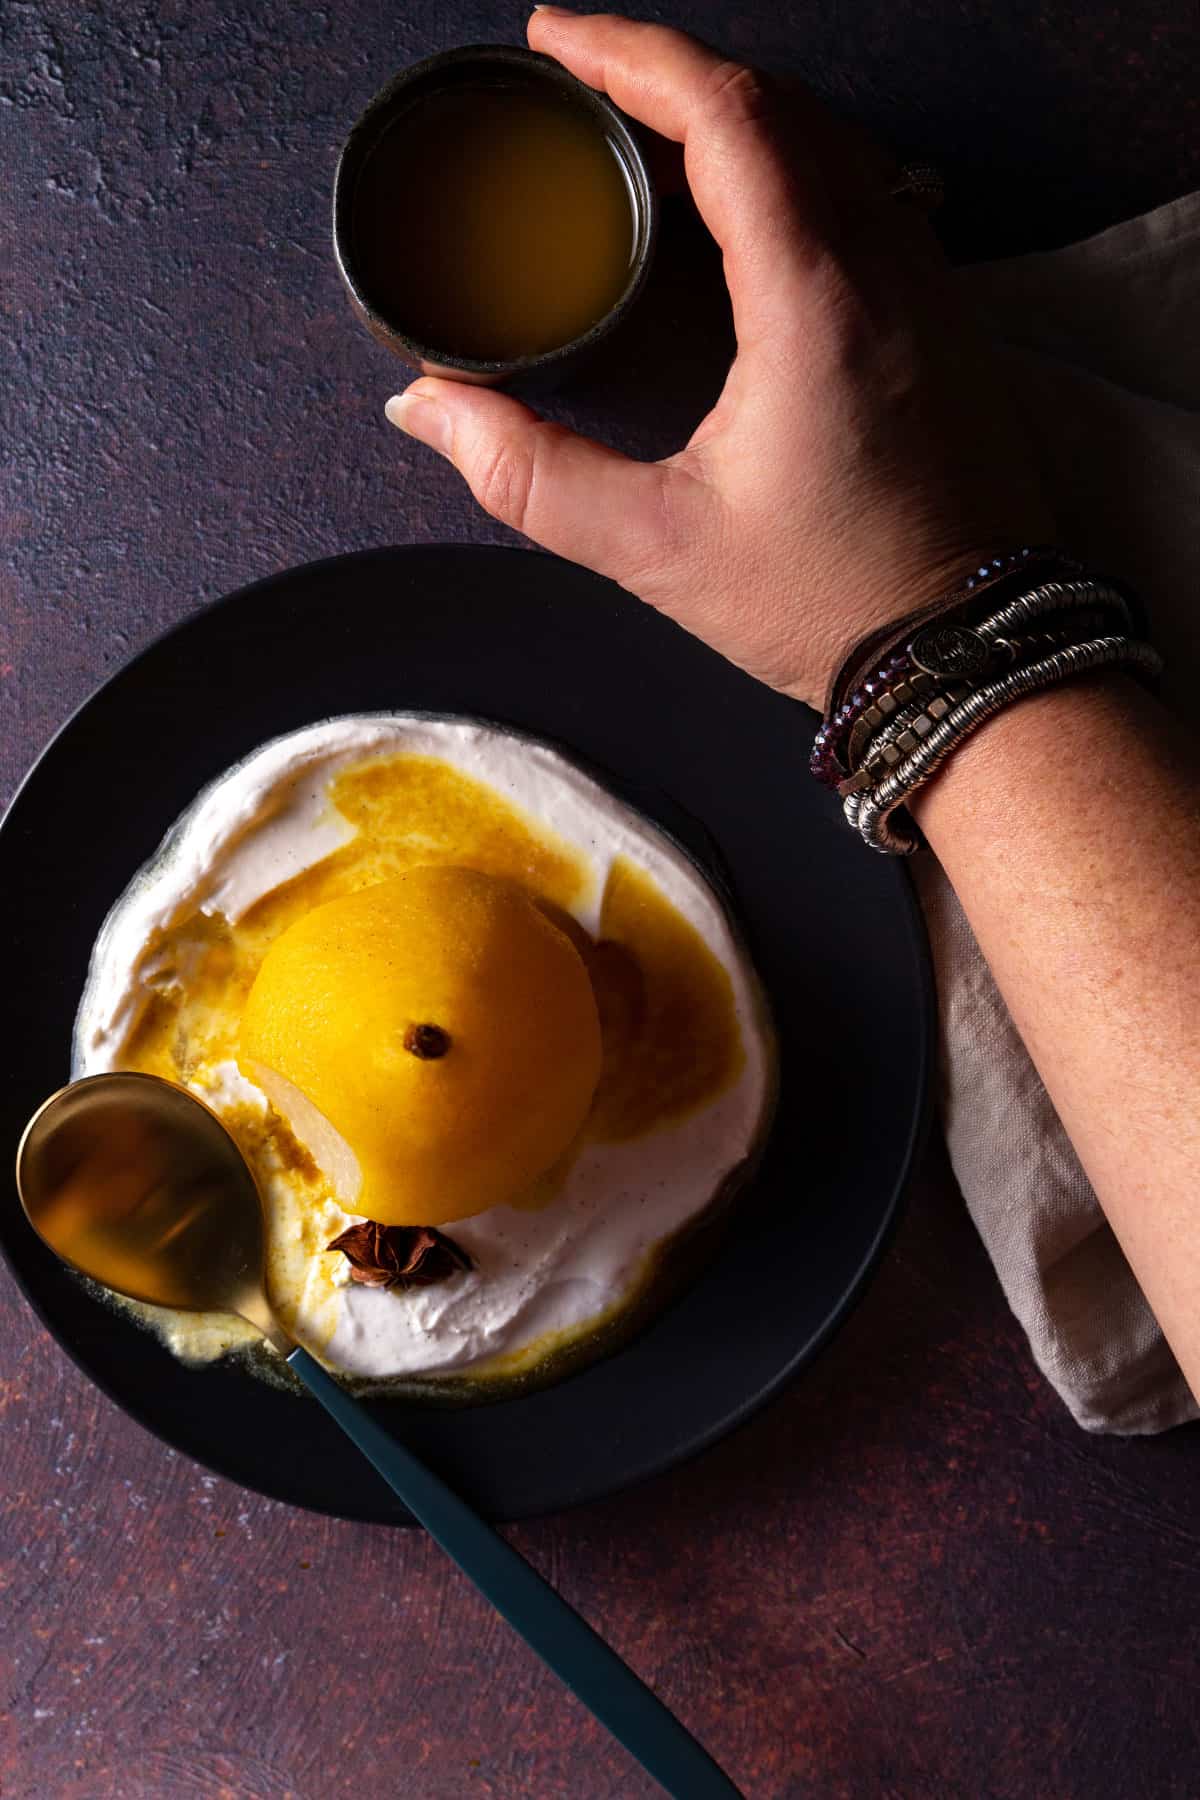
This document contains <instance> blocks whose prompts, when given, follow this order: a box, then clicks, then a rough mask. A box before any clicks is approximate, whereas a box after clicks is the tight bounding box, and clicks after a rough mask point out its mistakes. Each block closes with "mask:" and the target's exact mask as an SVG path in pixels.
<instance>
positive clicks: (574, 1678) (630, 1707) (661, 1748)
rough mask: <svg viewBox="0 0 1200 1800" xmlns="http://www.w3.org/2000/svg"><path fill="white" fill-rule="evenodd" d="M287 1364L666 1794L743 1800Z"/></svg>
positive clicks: (568, 1613) (426, 1483)
mask: <svg viewBox="0 0 1200 1800" xmlns="http://www.w3.org/2000/svg"><path fill="white" fill-rule="evenodd" d="M288 1362H289V1363H290V1364H291V1366H292V1368H293V1369H294V1370H295V1371H296V1373H297V1375H298V1376H299V1377H300V1379H301V1381H303V1382H304V1384H305V1386H306V1387H307V1388H308V1389H309V1391H310V1392H311V1393H312V1394H313V1395H314V1396H315V1397H316V1398H317V1399H318V1400H319V1401H320V1402H321V1405H322V1406H323V1407H324V1408H325V1410H326V1412H327V1413H329V1415H330V1416H331V1418H333V1419H335V1420H336V1421H337V1423H338V1424H339V1425H340V1426H341V1428H342V1430H343V1431H344V1432H345V1433H346V1435H347V1437H349V1438H351V1439H353V1441H354V1443H356V1444H357V1445H358V1448H359V1449H360V1450H361V1451H362V1453H363V1455H364V1456H365V1457H366V1458H367V1460H368V1462H371V1463H373V1464H374V1465H375V1467H376V1468H377V1469H378V1471H379V1473H380V1474H381V1475H382V1476H383V1479H384V1480H385V1481H386V1482H387V1484H388V1486H389V1487H390V1488H391V1489H392V1492H393V1493H395V1494H397V1495H398V1496H399V1497H400V1499H401V1500H403V1502H404V1504H405V1506H407V1507H408V1509H409V1511H410V1512H411V1513H413V1514H414V1515H415V1517H416V1518H418V1519H419V1520H420V1521H421V1524H422V1525H424V1527H425V1529H426V1531H427V1532H428V1533H429V1535H430V1537H432V1538H435V1539H436V1540H437V1542H438V1543H439V1544H440V1545H441V1546H442V1549H443V1550H444V1551H445V1552H446V1554H447V1555H448V1556H450V1557H451V1558H453V1560H454V1561H455V1562H456V1563H457V1564H458V1566H459V1568H460V1569H461V1570H462V1572H463V1574H464V1575H467V1576H469V1577H470V1579H471V1580H472V1581H473V1582H474V1583H475V1586H476V1587H477V1588H478V1589H479V1591H480V1592H481V1593H482V1594H484V1595H486V1597H487V1598H488V1599H489V1600H490V1601H491V1603H492V1605H493V1606H494V1607H495V1608H496V1611H497V1612H498V1613H500V1614H501V1615H502V1616H503V1617H504V1618H506V1619H507V1620H508V1622H509V1624H510V1625H511V1626H512V1627H513V1629H514V1630H515V1631H518V1632H519V1633H520V1635H521V1636H522V1637H523V1638H524V1639H525V1642H526V1643H527V1644H528V1645H529V1646H530V1648H531V1649H534V1650H536V1651H537V1653H538V1655H539V1656H540V1657H541V1658H542V1660H543V1661H544V1662H546V1663H548V1664H549V1665H550V1667H551V1668H552V1669H553V1670H554V1672H555V1674H556V1675H558V1676H560V1677H561V1679H562V1680H563V1681H565V1682H566V1684H567V1686H568V1687H569V1688H570V1689H571V1691H572V1692H573V1693H574V1694H576V1695H578V1697H579V1699H580V1700H582V1701H583V1704H584V1705H585V1706H587V1707H590V1709H591V1711H592V1712H594V1713H595V1715H596V1717H597V1718H598V1719H599V1720H600V1722H601V1723H602V1724H603V1725H607V1727H608V1729H609V1730H610V1731H611V1732H612V1734H613V1736H614V1737H615V1738H617V1739H618V1740H619V1741H620V1742H621V1743H622V1744H624V1746H625V1748H626V1749H627V1750H628V1751H630V1752H631V1754H632V1755H634V1756H635V1757H636V1758H637V1760H638V1761H639V1762H640V1763H641V1765H642V1767H643V1768H644V1769H648V1770H649V1772H650V1774H651V1775H653V1776H654V1778H655V1780H656V1781H658V1782H660V1783H661V1784H662V1786H663V1787H664V1788H665V1789H666V1790H667V1792H668V1794H672V1795H674V1796H675V1800H743V1797H742V1796H741V1795H740V1794H739V1791H738V1789H737V1788H735V1787H734V1785H733V1783H732V1782H731V1781H730V1779H729V1777H728V1776H727V1775H725V1774H724V1773H723V1772H722V1771H721V1770H720V1769H719V1768H718V1767H717V1765H716V1763H715V1762H714V1761H713V1760H712V1758H711V1756H709V1754H708V1752H707V1751H706V1750H704V1749H703V1748H702V1747H701V1746H700V1745H699V1744H698V1743H697V1742H696V1740H695V1738H694V1737H692V1736H691V1735H690V1733H689V1732H687V1731H685V1730H684V1728H683V1726H682V1725H681V1724H680V1723H679V1720H678V1719H677V1718H676V1717H675V1715H674V1713H671V1712H668V1710H667V1708H666V1707H665V1706H664V1705H663V1703H662V1701H661V1700H658V1699H656V1698H655V1696H654V1695H653V1694H652V1693H651V1692H650V1689H649V1688H648V1687H647V1686H646V1685H645V1683H644V1682H642V1681H639V1680H638V1678H637V1676H636V1675H635V1674H634V1672H633V1670H632V1669H631V1668H629V1667H628V1665H627V1664H625V1663H623V1662H622V1661H621V1658H620V1657H619V1656H618V1655H617V1654H616V1652H615V1651H614V1650H610V1649H609V1647H608V1645H607V1644H606V1643H605V1642H604V1640H603V1638H600V1637H597V1635H596V1633H595V1632H594V1631H593V1630H592V1628H591V1626H590V1625H589V1624H588V1623H587V1622H586V1620H584V1619H581V1618H580V1616H579V1614H578V1613H577V1612H575V1611H574V1609H573V1608H572V1607H570V1606H568V1605H567V1603H566V1601H565V1600H564V1599H563V1598H562V1596H561V1595H560V1594H556V1593H555V1591H554V1589H553V1588H552V1587H550V1586H549V1584H548V1583H547V1582H545V1581H543V1580H542V1578H541V1576H540V1575H539V1574H538V1573H537V1571H536V1570H535V1569H533V1568H531V1567H530V1565H529V1564H528V1563H527V1562H526V1561H525V1558H524V1557H523V1556H519V1555H518V1554H517V1552H516V1551H515V1550H514V1549H513V1548H512V1546H511V1545H510V1544H507V1543H506V1542H505V1541H504V1539H503V1538H502V1537H501V1536H500V1535H499V1533H498V1532H495V1531H493V1530H492V1528H491V1526H490V1525H486V1524H485V1523H484V1521H483V1520H482V1519H481V1518H479V1517H478V1515H477V1514H476V1513H474V1512H472V1511H471V1508H470V1507H469V1506H467V1505H466V1504H465V1503H464V1502H463V1501H462V1500H460V1499H459V1497H458V1495H457V1494H455V1493H452V1492H451V1490H450V1489H449V1488H448V1487H447V1486H446V1484H445V1482H443V1481H440V1480H439V1479H438V1477H437V1476H436V1475H434V1474H433V1473H432V1471H431V1470H429V1469H427V1468H426V1467H425V1465H424V1463H422V1462H420V1461H418V1459H417V1458H416V1457H415V1456H414V1455H413V1454H412V1452H411V1451H409V1450H406V1449H405V1448H404V1446H403V1444H400V1443H398V1442H397V1441H396V1439H395V1438H394V1437H392V1436H391V1435H390V1434H389V1433H388V1432H386V1431H384V1430H383V1429H382V1428H381V1427H380V1426H379V1425H377V1424H376V1423H375V1420H374V1419H373V1418H372V1417H371V1415H370V1414H369V1413H368V1412H367V1410H366V1408H365V1407H363V1406H360V1405H359V1403H358V1401H357V1400H354V1399H352V1398H351V1396H350V1395H349V1394H347V1393H346V1392H345V1391H344V1389H342V1388H340V1387H339V1386H338V1384H337V1382H336V1381H334V1379H333V1377H332V1376H330V1375H327V1374H326V1372H325V1370H324V1369H323V1368H322V1367H321V1365H320V1363H319V1362H317V1361H315V1359H314V1358H313V1357H311V1356H310V1355H309V1354H308V1351H307V1350H302V1349H295V1350H293V1351H292V1353H291V1355H290V1356H289V1357H288Z"/></svg>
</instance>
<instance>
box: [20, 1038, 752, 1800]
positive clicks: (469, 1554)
mask: <svg viewBox="0 0 1200 1800" xmlns="http://www.w3.org/2000/svg"><path fill="white" fill-rule="evenodd" d="M17 1188H18V1191H19V1193H20V1196H21V1204H22V1206H23V1207H24V1208H25V1212H26V1215H27V1216H28V1219H29V1222H30V1224H31V1225H32V1226H33V1228H34V1230H35V1231H36V1232H37V1234H38V1236H39V1237H40V1238H42V1239H43V1241H44V1242H45V1243H47V1244H48V1245H49V1246H50V1248H51V1249H52V1250H54V1251H56V1252H57V1253H58V1255H59V1256H61V1257H62V1258H63V1260H64V1261H65V1262H68V1263H70V1264H71V1266H72V1267H73V1268H76V1269H78V1270H80V1271H81V1273H83V1274H84V1275H90V1276H91V1277H92V1278H93V1280H95V1281H100V1282H103V1283H104V1285H105V1286H106V1287H110V1288H113V1289H114V1290H115V1291H116V1292H117V1293H119V1294H124V1295H126V1296H127V1297H128V1298H129V1299H131V1300H146V1301H149V1302H151V1303H152V1304H153V1305H155V1306H170V1307H173V1308H175V1309H177V1310H179V1311H184V1312H229V1313H236V1314H237V1315H238V1317H239V1318H242V1319H246V1320H247V1321H248V1322H249V1323H250V1324H251V1325H254V1326H256V1327H257V1329H258V1330H259V1331H261V1332H262V1333H263V1335H264V1337H266V1338H268V1339H269V1340H270V1341H271V1343H273V1344H274V1345H275V1347H276V1349H277V1350H279V1351H280V1352H281V1353H282V1354H283V1355H284V1356H286V1358H287V1361H288V1364H289V1366H290V1367H291V1368H292V1369H294V1370H295V1372H296V1374H297V1375H298V1376H299V1377H300V1379H301V1380H302V1381H303V1382H304V1383H305V1385H306V1386H307V1387H308V1388H309V1390H310V1391H311V1392H312V1394H313V1395H314V1396H315V1398H316V1399H317V1400H319V1401H320V1402H321V1404H322V1406H324V1408H325V1410H326V1411H327V1412H328V1413H329V1414H330V1415H331V1416H332V1418H334V1419H335V1420H336V1421H337V1423H338V1424H339V1425H340V1426H341V1428H342V1430H343V1431H345V1432H346V1433H347V1435H348V1436H349V1437H350V1438H352V1439H353V1441H354V1442H355V1443H356V1444H357V1445H358V1448H359V1449H360V1450H361V1451H362V1452H363V1454H364V1455H365V1456H366V1457H367V1458H368V1459H369V1461H370V1462H372V1463H373V1464H374V1466H375V1468H376V1469H377V1470H378V1471H379V1473H380V1474H381V1475H382V1476H383V1478H384V1480H385V1481H386V1482H387V1483H388V1484H389V1486H390V1487H391V1489H392V1491H393V1492H394V1493H395V1494H397V1495H398V1496H399V1498H400V1499H401V1500H402V1501H403V1502H404V1504H405V1505H406V1506H407V1507H408V1509H409V1511H410V1512H412V1513H413V1514H414V1515H415V1516H416V1518H418V1519H419V1520H420V1521H421V1523H422V1524H423V1525H424V1526H425V1528H426V1530H427V1531H428V1532H429V1533H430V1535H431V1537H433V1538H435V1539H436V1540H437V1542H438V1543H439V1544H441V1546H442V1548H443V1549H444V1550H445V1551H447V1552H448V1554H449V1555H450V1556H451V1557H453V1559H454V1561H455V1562H456V1563H457V1564H458V1566H459V1568H460V1569H462V1570H463V1572H464V1574H466V1575H468V1576H469V1577H470V1579H471V1580H472V1581H474V1582H475V1584H476V1586H477V1587H478V1588H479V1589H480V1590H481V1591H482V1592H483V1593H484V1594H485V1595H486V1596H487V1598H488V1599H489V1600H490V1601H491V1602H492V1604H493V1606H495V1607H496V1608H497V1610H498V1611H499V1612H500V1613H502V1614H503V1616H504V1617H505V1618H506V1619H507V1620H508V1622H509V1624H510V1625H512V1626H513V1627H514V1628H515V1629H516V1630H517V1631H519V1632H520V1634H521V1636H522V1637H523V1638H524V1639H525V1641H526V1643H528V1644H529V1645H531V1647H532V1648H533V1649H534V1650H536V1651H537V1652H538V1654H539V1655H540V1656H541V1657H543V1658H544V1660H545V1661H546V1662H547V1663H548V1664H549V1665H550V1667H551V1668H552V1669H553V1670H554V1671H555V1672H556V1673H557V1674H558V1675H560V1676H561V1677H562V1679H563V1680H564V1681H565V1682H566V1683H567V1685H568V1686H569V1687H570V1688H572V1689H573V1691H574V1692H575V1693H576V1694H577V1695H578V1696H579V1698H580V1699H581V1700H582V1701H583V1703H584V1705H585V1706H588V1707H590V1708H591V1710H592V1712H594V1713H595V1715H596V1717H597V1718H598V1719H600V1720H601V1721H602V1723H603V1724H605V1725H607V1726H608V1729H609V1730H610V1731H611V1732H612V1733H613V1735H614V1736H615V1737H616V1738H618V1739H619V1740H620V1742H621V1743H623V1744H624V1745H625V1747H626V1748H627V1749H628V1750H630V1751H631V1752H632V1753H633V1755H634V1756H635V1757H637V1759H638V1761H639V1762H640V1763H641V1764H642V1765H643V1767H644V1768H646V1769H648V1770H649V1772H650V1773H651V1774H652V1775H654V1776H656V1777H657V1779H658V1780H659V1781H660V1782H661V1783H662V1785H663V1787H664V1788H665V1789H666V1790H667V1792H668V1793H669V1794H674V1795H676V1796H678V1797H679V1800H739V1797H738V1790H737V1788H735V1787H734V1785H733V1783H732V1782H731V1781H730V1780H729V1778H728V1776H727V1775H725V1774H724V1773H723V1771H722V1770H721V1769H719V1768H718V1767H717V1764H716V1763H715V1762H713V1760H712V1758H711V1757H710V1756H709V1755H708V1752H707V1751H706V1750H704V1749H703V1748H702V1747H701V1745H699V1744H698V1743H697V1742H696V1740H695V1738H693V1737H692V1736H691V1735H690V1734H689V1733H688V1732H687V1731H685V1730H684V1728H683V1726H682V1725H681V1724H680V1723H679V1721H678V1719H676V1718H675V1716H674V1714H673V1713H671V1712H669V1711H668V1710H667V1708H666V1707H665V1706H664V1705H663V1704H662V1702H661V1701H660V1700H658V1699H656V1698H655V1696H654V1695H653V1694H652V1693H651V1692H650V1689H649V1688H648V1687H646V1686H645V1685H644V1684H643V1683H642V1682H641V1681H639V1680H638V1678H637V1676H636V1675H635V1674H634V1673H633V1671H632V1670H631V1669H630V1668H628V1667H627V1665H626V1664H625V1663H623V1662H622V1661H621V1659H620V1657H619V1656H617V1655H616V1653H615V1652H614V1651H612V1650H610V1649H609V1647H608V1645H607V1644H606V1643H605V1642H604V1640H603V1639H602V1638H599V1637H597V1635H596V1633H595V1632H594V1631H593V1630H592V1628H591V1626H590V1625H588V1624H587V1622H586V1621H585V1620H584V1619H581V1618H580V1616H579V1614H578V1613H577V1612H575V1611H574V1610H573V1609H572V1608H571V1607H569V1606H568V1605H567V1603H566V1601H565V1600H563V1599H562V1598H561V1597H560V1596H559V1595H558V1594H556V1593H555V1591H554V1589H553V1588H552V1587H550V1586H548V1585H547V1583H546V1582H544V1581H543V1580H542V1578H541V1576H540V1575H539V1574H537V1572H536V1571H535V1570H534V1569H531V1568H530V1566H529V1564H528V1563H527V1562H526V1561H525V1560H524V1558H523V1557H521V1556H519V1555H518V1554H517V1552H516V1551H515V1550H514V1549H513V1548H512V1547H511V1545H509V1544H507V1543H506V1542H505V1541H504V1539H503V1538H502V1537H500V1536H499V1535H498V1534H497V1533H496V1532H495V1531H493V1530H492V1528H491V1526H490V1525H485V1524H484V1522H483V1520H482V1519H480V1518H479V1517H478V1516H477V1515H476V1514H475V1513H473V1512H472V1511H471V1509H470V1507H468V1506H467V1505H465V1504H464V1502H463V1501H462V1500H460V1499H459V1498H458V1496H457V1494H455V1493H453V1492H452V1491H451V1489H450V1488H448V1487H447V1486H446V1485H445V1483H444V1482H443V1481H441V1480H440V1479H439V1478H438V1477H437V1476H436V1475H434V1474H433V1473H432V1472H431V1471H430V1470H429V1469H427V1468H426V1467H425V1465H424V1464H423V1463H422V1462H420V1461H419V1460H418V1459H417V1458H416V1457H415V1456H413V1454H412V1452H411V1451H409V1450H407V1449H405V1447H404V1446H403V1445H402V1444H400V1443H399V1442H398V1441H397V1440H396V1439H395V1438H393V1437H392V1436H391V1434H390V1433H389V1432H387V1431H384V1430H383V1428H382V1427H381V1426H380V1425H379V1424H378V1423H377V1422H376V1420H375V1419H374V1418H373V1417H372V1415H371V1414H370V1412H368V1410H367V1409H366V1407H364V1406H363V1405H361V1404H360V1402H359V1401H357V1400H355V1399H353V1398H352V1396H351V1395H349V1394H347V1393H346V1392H345V1391H344V1390H343V1389H342V1388H340V1387H339V1386H338V1384H337V1382H336V1381H335V1380H334V1379H333V1377H332V1376H331V1375H329V1374H328V1373H327V1372H326V1370H325V1369H324V1368H322V1366H321V1364H320V1363H319V1362H317V1360H316V1358H315V1357H312V1356H310V1355H309V1353H308V1351H307V1350H305V1349H304V1348H303V1347H302V1346H300V1345H296V1344H293V1342H292V1340H291V1339H290V1338H289V1337H288V1335H287V1333H286V1332H285V1331H284V1330H283V1329H282V1327H281V1326H280V1324H279V1321H278V1320H277V1319H276V1317H275V1314H274V1312H273V1311H272V1309H271V1303H270V1301H269V1300H268V1298H267V1291H266V1281H265V1274H264V1256H265V1237H266V1234H265V1229H264V1223H263V1209H262V1199H261V1196H260V1194H259V1191H258V1185H257V1183H256V1181H255V1179H254V1176H253V1174H252V1172H251V1170H250V1167H249V1165H248V1164H247V1162H246V1159H245V1157H244V1156H243V1155H242V1153H241V1151H240V1150H239V1149H238V1146H237V1144H236V1143H235V1142H234V1140H233V1138H232V1137H231V1136H230V1134H229V1132H228V1131H227V1130H226V1128H225V1126H224V1125H223V1124H222V1122H221V1120H220V1119H219V1118H218V1117H217V1115H216V1113H214V1112H212V1111H211V1110H210V1109H209V1108H208V1107H207V1106H205V1105H204V1103H203V1101H201V1100H198V1099H197V1098H196V1097H195V1095H194V1094H190V1093H189V1092H188V1091H187V1089H186V1088H181V1087H177V1086H176V1085H175V1084H174V1083H173V1082H170V1081H163V1080H161V1079H160V1078H159V1077H158V1076H157V1075H142V1074H135V1073H132V1072H120V1073H113V1074H107V1075H89V1076H86V1077H85V1078H84V1079H83V1080H82V1081H76V1082H72V1084H71V1086H70V1087H65V1088H63V1089H61V1090H60V1092H59V1093H57V1094H53V1095H51V1097H50V1099H49V1100H47V1101H46V1102H45V1104H44V1105H43V1106H41V1107H39V1109H38V1111H37V1112H36V1113H35V1114H34V1115H33V1118H32V1119H31V1120H30V1121H29V1124H28V1125H27V1126H26V1128H25V1132H24V1135H23V1136H22V1138H21V1143H20V1147H19V1149H18V1151H17Z"/></svg>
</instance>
